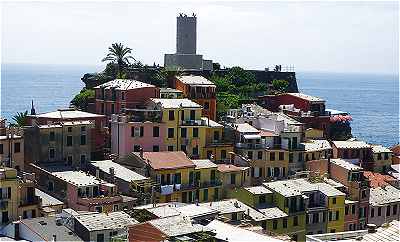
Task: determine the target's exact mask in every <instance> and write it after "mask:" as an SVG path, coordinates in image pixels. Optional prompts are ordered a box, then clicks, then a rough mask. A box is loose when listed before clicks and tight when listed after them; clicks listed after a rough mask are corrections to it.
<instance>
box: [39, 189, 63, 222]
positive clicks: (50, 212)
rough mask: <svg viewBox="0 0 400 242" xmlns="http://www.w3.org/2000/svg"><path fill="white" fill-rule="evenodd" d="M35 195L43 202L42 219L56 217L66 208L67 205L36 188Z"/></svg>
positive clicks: (41, 208)
mask: <svg viewBox="0 0 400 242" xmlns="http://www.w3.org/2000/svg"><path fill="white" fill-rule="evenodd" d="M35 194H36V196H38V197H39V198H40V200H41V201H42V204H41V207H40V217H48V216H55V215H56V214H58V213H61V211H62V210H63V209H64V208H66V206H65V203H63V202H62V201H60V200H58V199H57V198H55V197H53V196H50V195H49V194H47V193H45V192H44V191H42V190H40V189H37V188H35Z"/></svg>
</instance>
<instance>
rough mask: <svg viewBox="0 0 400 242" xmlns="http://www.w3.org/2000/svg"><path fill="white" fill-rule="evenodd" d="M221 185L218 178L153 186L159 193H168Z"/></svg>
mask: <svg viewBox="0 0 400 242" xmlns="http://www.w3.org/2000/svg"><path fill="white" fill-rule="evenodd" d="M221 185H222V182H221V181H220V180H212V181H208V182H192V183H188V184H167V185H158V186H156V187H155V190H156V192H159V193H161V195H169V194H172V193H173V192H177V191H187V190H194V189H197V188H207V187H217V186H221Z"/></svg>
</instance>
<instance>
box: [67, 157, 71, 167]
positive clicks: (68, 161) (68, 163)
mask: <svg viewBox="0 0 400 242" xmlns="http://www.w3.org/2000/svg"><path fill="white" fill-rule="evenodd" d="M67 165H69V166H70V165H72V155H69V156H68V157H67Z"/></svg>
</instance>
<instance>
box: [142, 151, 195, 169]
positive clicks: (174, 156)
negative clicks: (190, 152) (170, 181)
mask: <svg viewBox="0 0 400 242" xmlns="http://www.w3.org/2000/svg"><path fill="white" fill-rule="evenodd" d="M143 158H144V159H145V160H146V161H147V162H148V163H149V165H150V166H151V167H152V168H153V169H154V170H167V169H179V168H189V167H193V168H194V167H195V164H194V163H193V162H192V161H191V160H190V159H189V158H187V156H186V154H185V153H184V152H183V151H163V152H143Z"/></svg>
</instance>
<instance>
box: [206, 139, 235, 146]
mask: <svg viewBox="0 0 400 242" xmlns="http://www.w3.org/2000/svg"><path fill="white" fill-rule="evenodd" d="M222 145H233V142H232V140H228V139H218V140H207V141H206V147H207V146H222Z"/></svg>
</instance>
